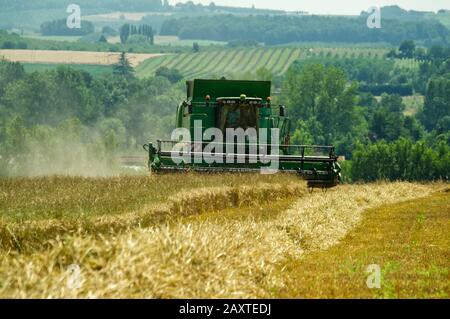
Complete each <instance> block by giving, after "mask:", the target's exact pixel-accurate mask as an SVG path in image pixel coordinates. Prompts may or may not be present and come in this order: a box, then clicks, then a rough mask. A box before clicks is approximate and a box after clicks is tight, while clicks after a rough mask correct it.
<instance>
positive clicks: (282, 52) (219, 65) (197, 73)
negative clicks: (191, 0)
mask: <svg viewBox="0 0 450 319" xmlns="http://www.w3.org/2000/svg"><path fill="white" fill-rule="evenodd" d="M384 53H386V50H384V49H360V48H314V49H312V48H310V49H306V48H258V47H256V48H244V49H225V48H224V49H223V50H217V51H205V52H198V53H184V54H171V55H167V56H162V57H158V58H155V59H150V60H147V61H145V62H144V63H142V64H141V65H139V67H138V68H137V75H138V76H140V77H146V76H151V75H153V74H154V73H155V71H156V70H157V69H158V68H160V67H168V68H175V69H178V70H179V71H180V72H181V73H182V74H183V76H184V77H185V78H201V77H208V76H222V75H232V74H246V73H253V72H254V71H256V70H258V69H259V68H262V67H264V68H266V69H268V70H270V71H271V72H272V73H273V74H274V75H280V74H283V73H285V72H286V71H287V69H288V68H289V66H290V65H291V64H292V63H293V62H294V61H295V60H297V59H302V58H308V57H309V56H316V55H318V56H319V55H323V56H327V55H331V56H341V57H346V56H348V57H350V56H352V55H354V56H372V57H374V58H375V57H381V56H382V55H383V54H384Z"/></svg>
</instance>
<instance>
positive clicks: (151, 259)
mask: <svg viewBox="0 0 450 319" xmlns="http://www.w3.org/2000/svg"><path fill="white" fill-rule="evenodd" d="M443 188H445V185H443V184H440V183H435V184H423V185H421V184H411V183H400V182H398V183H376V184H370V185H343V186H340V187H337V188H335V189H332V190H329V191H327V192H322V191H315V192H313V193H310V192H309V190H308V189H307V187H306V185H305V183H304V182H302V181H300V180H299V179H298V178H297V177H296V176H291V175H275V176H264V175H240V174H237V175H234V174H222V175H208V176H205V175H201V174H200V175H197V174H183V175H152V176H150V177H147V176H141V177H116V178H102V179H89V178H69V177H52V178H50V177H49V178H32V179H29V178H23V179H5V180H0V203H1V204H0V212H1V222H0V239H1V245H0V254H1V258H0V297H13V298H35V297H39V298H260V297H261V298H276V297H277V296H279V294H280V293H281V292H282V291H283V289H284V288H285V287H287V286H289V284H292V283H290V277H289V276H286V269H287V268H286V267H288V266H289V265H290V264H291V263H292V261H293V260H302V259H303V258H304V257H305V256H308V255H309V254H311V253H315V252H322V251H323V252H325V251H326V250H327V249H329V248H330V247H334V246H336V245H338V244H339V242H340V241H341V240H342V239H343V238H346V236H347V235H348V234H351V232H352V230H353V229H355V227H357V226H358V225H359V224H361V222H362V220H363V216H364V212H365V211H366V210H368V209H377V207H380V206H382V205H388V204H394V203H399V202H404V201H407V200H411V199H417V198H424V197H426V196H429V195H430V194H432V193H434V192H436V191H439V190H442V189H443ZM74 265H75V266H76V267H77V269H78V272H77V276H76V283H77V284H76V285H73V284H70V283H73V281H74V277H73V276H74V275H73V267H74Z"/></svg>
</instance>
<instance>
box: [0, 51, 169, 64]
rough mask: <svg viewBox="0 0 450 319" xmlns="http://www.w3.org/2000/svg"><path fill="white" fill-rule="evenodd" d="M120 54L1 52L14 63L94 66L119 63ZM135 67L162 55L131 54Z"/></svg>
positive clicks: (130, 57) (131, 60)
mask: <svg viewBox="0 0 450 319" xmlns="http://www.w3.org/2000/svg"><path fill="white" fill-rule="evenodd" d="M119 55H120V53H112V52H88V51H52V50H0V57H1V56H4V57H5V59H7V60H10V61H14V62H24V63H44V64H45V63H47V64H50V63H51V64H94V65H111V64H115V63H117V61H118V58H119ZM127 56H128V58H129V60H130V62H131V64H132V65H133V66H137V65H139V64H140V63H142V62H143V61H145V60H147V59H151V58H155V57H160V56H161V54H144V53H129V54H128V55H127Z"/></svg>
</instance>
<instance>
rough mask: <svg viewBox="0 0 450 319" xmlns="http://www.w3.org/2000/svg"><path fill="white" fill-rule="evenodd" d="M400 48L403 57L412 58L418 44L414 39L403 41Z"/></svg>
mask: <svg viewBox="0 0 450 319" xmlns="http://www.w3.org/2000/svg"><path fill="white" fill-rule="evenodd" d="M399 50H400V53H401V57H403V58H408V59H412V58H413V57H414V52H415V50H416V44H415V43H414V41H412V40H408V41H403V42H402V44H401V45H400V48H399Z"/></svg>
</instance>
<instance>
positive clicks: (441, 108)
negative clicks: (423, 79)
mask: <svg viewBox="0 0 450 319" xmlns="http://www.w3.org/2000/svg"><path fill="white" fill-rule="evenodd" d="M449 75H450V72H449ZM448 116H450V76H447V77H436V78H433V79H431V80H430V82H429V83H428V87H427V92H426V95H425V105H424V109H423V112H422V114H420V117H421V119H422V123H423V124H424V125H425V127H426V128H427V129H428V130H432V129H433V128H435V127H436V125H437V124H438V122H439V120H441V119H442V118H445V117H448Z"/></svg>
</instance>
